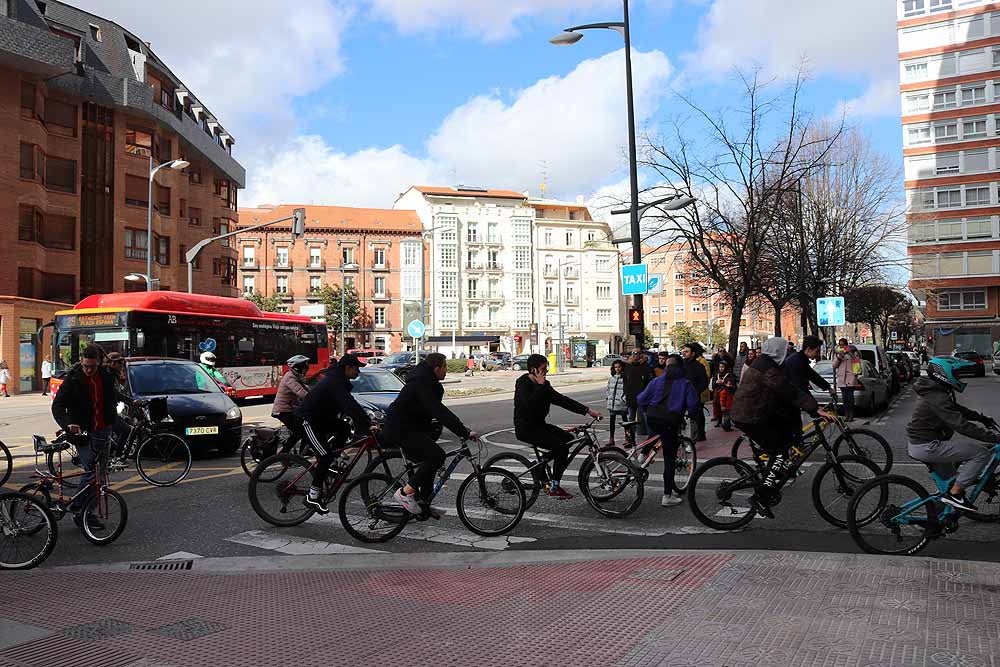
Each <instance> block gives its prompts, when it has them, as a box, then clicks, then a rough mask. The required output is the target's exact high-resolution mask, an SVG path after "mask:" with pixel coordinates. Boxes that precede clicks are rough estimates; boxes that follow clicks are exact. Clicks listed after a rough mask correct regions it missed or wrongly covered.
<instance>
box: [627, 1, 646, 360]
mask: <svg viewBox="0 0 1000 667" xmlns="http://www.w3.org/2000/svg"><path fill="white" fill-rule="evenodd" d="M622 5H623V8H624V23H625V25H624V30H623V35H624V37H625V93H626V102H627V105H628V179H629V197H630V199H631V201H630V202H629V233H630V234H631V236H632V263H633V264H640V263H642V236H641V234H640V232H639V166H638V164H637V162H636V159H637V158H636V149H635V101H634V100H633V96H632V37H631V33H630V31H629V19H628V0H622ZM632 303H633V305H634V306H635V307H636V308H638V309H639V310H642V295H641V294H636V295H635V296H634V297H632ZM644 338H645V335H644V334H643V333H642V332H640V333H639V334H637V335H636V339H635V341H636V346H637V347H638V348H639V349H642V344H643V342H644Z"/></svg>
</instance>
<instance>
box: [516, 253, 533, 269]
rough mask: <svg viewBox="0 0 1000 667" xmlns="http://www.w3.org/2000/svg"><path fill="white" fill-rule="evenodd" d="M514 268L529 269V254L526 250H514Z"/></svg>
mask: <svg viewBox="0 0 1000 667" xmlns="http://www.w3.org/2000/svg"><path fill="white" fill-rule="evenodd" d="M514 268H515V269H530V268H531V255H530V253H529V252H528V251H527V250H524V249H520V248H518V249H517V250H515V251H514Z"/></svg>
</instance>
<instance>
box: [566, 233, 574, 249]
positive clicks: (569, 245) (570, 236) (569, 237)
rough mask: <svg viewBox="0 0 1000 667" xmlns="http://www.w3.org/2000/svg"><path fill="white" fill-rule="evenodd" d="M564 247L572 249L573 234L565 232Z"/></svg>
mask: <svg viewBox="0 0 1000 667" xmlns="http://www.w3.org/2000/svg"><path fill="white" fill-rule="evenodd" d="M566 247H567V248H572V247H573V232H566Z"/></svg>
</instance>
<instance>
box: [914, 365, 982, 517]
mask: <svg viewBox="0 0 1000 667" xmlns="http://www.w3.org/2000/svg"><path fill="white" fill-rule="evenodd" d="M973 365H974V364H973V363H972V362H970V361H964V360H962V359H955V358H951V357H934V358H932V359H931V360H930V361H928V362H927V376H926V377H922V378H920V379H918V380H917V381H916V382H914V383H913V390H914V391H915V392H917V405H916V406H915V407H914V408H913V416H912V417H911V418H910V423H909V424H907V426H906V435H907V439H908V440H909V444H908V446H907V448H906V451H907V453H909V455H910V456H911V457H913V458H915V459H916V460H918V461H923V462H924V463H929V464H934V463H942V464H947V465H943V466H935V471H936V472H938V474H940V475H942V476H943V477H945V478H948V477H951V476H952V475H954V474H955V466H954V464H955V463H959V464H960V465H959V466H958V475H957V476H955V481H954V482H952V485H951V487H949V489H948V492H947V493H945V494H944V495H943V496H942V497H941V502H943V503H945V504H947V505H951V506H952V507H955V508H957V509H960V510H965V511H968V512H975V511H977V509H976V506H975V505H973V504H972V503H971V502H969V501H968V499H967V498H966V497H965V490H966V489H967V488H969V486H970V485H971V484H974V483H975V481H976V479H977V478H978V477H979V474H980V473H981V472H982V471H983V468H985V467H986V464H987V463H989V461H990V458H991V457H992V456H993V451H992V449H993V446H994V445H996V444H997V442H1000V433H997V431H996V428H997V423H996V422H995V421H994V420H993V418H992V417H988V416H986V415H983V414H980V413H978V412H976V411H974V410H970V409H969V408H967V407H965V406H963V405H959V404H958V401H956V400H955V392H956V391H957V392H959V393H961V392H963V391H965V387H966V383H965V382H963V381H961V380H959V379H958V377H957V376H956V374H955V372H956V371H957V370H959V369H961V368H968V367H971V366H973ZM977 422H978V423H977ZM980 424H982V426H980ZM956 432H957V433H961V434H962V435H964V436H966V437H968V438H972V439H973V440H979V441H980V442H982V443H985V444H980V443H979V442H970V441H967V440H966V441H959V442H949V441H950V440H951V438H952V436H954V435H955V433H956Z"/></svg>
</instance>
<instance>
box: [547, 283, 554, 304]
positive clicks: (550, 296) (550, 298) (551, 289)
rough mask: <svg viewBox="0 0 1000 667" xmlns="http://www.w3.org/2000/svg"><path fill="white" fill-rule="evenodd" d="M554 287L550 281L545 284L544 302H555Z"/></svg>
mask: <svg viewBox="0 0 1000 667" xmlns="http://www.w3.org/2000/svg"><path fill="white" fill-rule="evenodd" d="M555 300H556V288H555V286H554V285H553V284H552V283H546V284H545V303H555Z"/></svg>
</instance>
